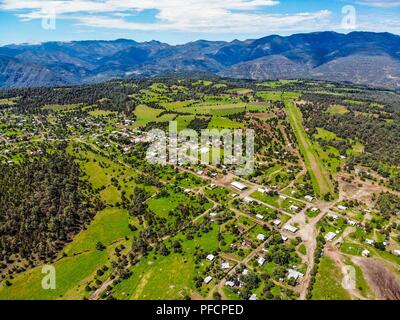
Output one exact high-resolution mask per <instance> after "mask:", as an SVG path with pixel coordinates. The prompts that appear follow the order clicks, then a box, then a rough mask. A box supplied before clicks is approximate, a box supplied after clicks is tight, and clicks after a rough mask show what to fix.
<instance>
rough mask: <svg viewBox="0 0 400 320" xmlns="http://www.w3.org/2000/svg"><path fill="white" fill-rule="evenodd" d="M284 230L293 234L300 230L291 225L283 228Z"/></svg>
mask: <svg viewBox="0 0 400 320" xmlns="http://www.w3.org/2000/svg"><path fill="white" fill-rule="evenodd" d="M283 229H284V230H286V231H289V232H291V233H296V232H297V231H298V230H299V229H298V228H296V227H295V226H292V225H291V224H287V225H285V226H284V227H283Z"/></svg>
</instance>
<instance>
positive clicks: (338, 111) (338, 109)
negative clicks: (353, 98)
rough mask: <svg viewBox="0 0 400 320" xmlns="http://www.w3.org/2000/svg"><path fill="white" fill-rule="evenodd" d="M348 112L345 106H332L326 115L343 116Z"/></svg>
mask: <svg viewBox="0 0 400 320" xmlns="http://www.w3.org/2000/svg"><path fill="white" fill-rule="evenodd" d="M348 112H349V109H348V108H347V107H346V106H340V105H333V106H330V107H329V108H328V113H329V114H330V115H332V116H336V115H343V114H346V113H348Z"/></svg>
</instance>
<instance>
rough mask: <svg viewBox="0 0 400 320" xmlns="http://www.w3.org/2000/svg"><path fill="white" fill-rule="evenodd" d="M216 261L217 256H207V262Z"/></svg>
mask: <svg viewBox="0 0 400 320" xmlns="http://www.w3.org/2000/svg"><path fill="white" fill-rule="evenodd" d="M214 259H215V256H214V255H213V254H209V255H208V256H207V260H209V261H213V260H214Z"/></svg>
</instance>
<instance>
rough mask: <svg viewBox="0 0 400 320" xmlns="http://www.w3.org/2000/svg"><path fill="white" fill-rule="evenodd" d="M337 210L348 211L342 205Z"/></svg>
mask: <svg viewBox="0 0 400 320" xmlns="http://www.w3.org/2000/svg"><path fill="white" fill-rule="evenodd" d="M337 208H338V209H339V210H340V211H346V210H347V209H348V208H347V207H345V206H342V205H339V206H338V207H337Z"/></svg>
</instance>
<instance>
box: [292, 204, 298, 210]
mask: <svg viewBox="0 0 400 320" xmlns="http://www.w3.org/2000/svg"><path fill="white" fill-rule="evenodd" d="M290 210H292V211H298V210H299V207H298V206H295V205H291V206H290Z"/></svg>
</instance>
